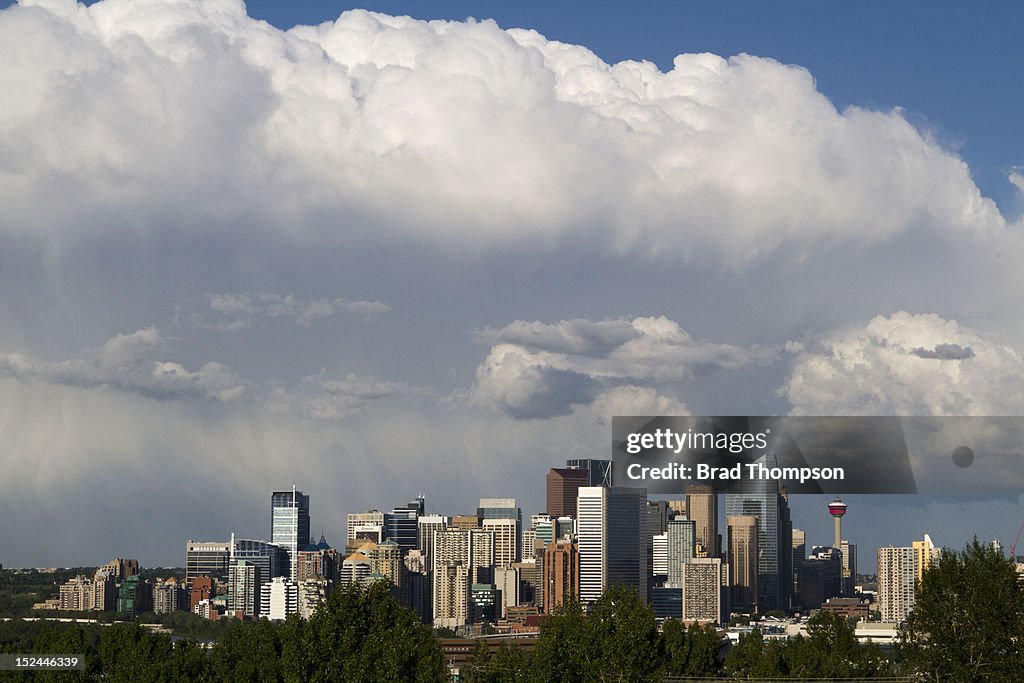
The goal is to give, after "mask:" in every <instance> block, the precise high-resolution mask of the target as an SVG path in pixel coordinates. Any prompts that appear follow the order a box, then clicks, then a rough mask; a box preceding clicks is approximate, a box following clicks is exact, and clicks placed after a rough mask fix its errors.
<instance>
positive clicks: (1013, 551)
mask: <svg viewBox="0 0 1024 683" xmlns="http://www.w3.org/2000/svg"><path fill="white" fill-rule="evenodd" d="M1022 531H1024V522H1021V523H1020V528H1019V529H1017V538H1015V539H1013V543H1012V544H1011V545H1010V559H1011V560H1013V561H1014V562H1016V561H1017V541H1019V540H1020V534H1021V532H1022Z"/></svg>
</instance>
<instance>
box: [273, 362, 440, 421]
mask: <svg viewBox="0 0 1024 683" xmlns="http://www.w3.org/2000/svg"><path fill="white" fill-rule="evenodd" d="M423 397H432V398H437V396H436V395H435V394H433V393H432V392H430V391H428V390H426V389H421V388H419V387H414V386H410V385H408V384H404V383H402V382H388V381H379V380H375V379H372V378H362V377H357V376H356V375H354V374H349V375H347V376H346V377H344V378H341V379H337V378H332V377H330V376H329V375H328V374H327V373H326V372H325V371H324V370H321V371H320V373H318V374H316V375H310V376H308V377H304V378H303V380H302V382H301V384H300V386H298V387H295V388H293V389H287V388H285V387H274V388H273V389H272V390H271V391H270V392H269V393H268V395H267V398H266V401H265V402H264V407H265V408H266V409H267V410H269V411H270V412H272V413H277V414H281V415H291V416H296V417H301V418H307V419H314V420H341V419H344V418H348V417H352V416H353V415H358V414H363V413H364V412H365V411H366V408H367V407H368V406H369V405H370V404H371V403H374V402H378V401H387V400H390V399H396V400H405V399H410V398H423Z"/></svg>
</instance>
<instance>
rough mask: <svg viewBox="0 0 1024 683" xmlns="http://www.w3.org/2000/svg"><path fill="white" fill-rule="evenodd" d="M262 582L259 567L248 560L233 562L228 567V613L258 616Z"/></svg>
mask: <svg viewBox="0 0 1024 683" xmlns="http://www.w3.org/2000/svg"><path fill="white" fill-rule="evenodd" d="M262 580H263V577H262V573H261V571H260V567H258V566H257V565H255V564H253V563H252V562H249V561H248V560H233V561H232V562H231V566H230V567H228V603H227V609H228V612H231V613H234V614H239V615H242V616H245V617H254V616H258V615H259V613H260V596H261V593H260V586H261V583H262Z"/></svg>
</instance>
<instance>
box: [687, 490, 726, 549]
mask: <svg viewBox="0 0 1024 683" xmlns="http://www.w3.org/2000/svg"><path fill="white" fill-rule="evenodd" d="M686 516H687V517H689V518H690V519H692V520H693V523H694V524H696V525H697V528H696V533H697V556H698V557H701V556H703V557H719V556H720V554H721V548H719V547H718V545H719V543H718V494H717V493H715V489H714V488H712V487H710V486H708V485H706V484H688V485H687V486H686Z"/></svg>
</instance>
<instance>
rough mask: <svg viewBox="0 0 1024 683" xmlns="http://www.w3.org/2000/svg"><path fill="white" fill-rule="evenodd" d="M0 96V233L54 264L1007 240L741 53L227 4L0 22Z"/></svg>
mask: <svg viewBox="0 0 1024 683" xmlns="http://www.w3.org/2000/svg"><path fill="white" fill-rule="evenodd" d="M0 85H2V88H3V91H4V93H5V102H6V104H5V106H4V108H3V110H2V111H0V164H2V169H3V173H0V201H2V202H3V204H4V206H5V211H4V217H3V218H2V219H0V231H2V232H4V233H15V234H23V233H29V234H34V235H37V236H43V235H45V236H46V237H47V238H48V239H51V240H55V243H56V244H62V243H63V242H64V241H65V240H66V239H69V238H74V237H82V236H83V234H84V235H88V234H89V233H90V232H93V231H101V232H106V231H113V232H115V233H117V234H138V233H143V234H145V233H148V232H152V231H159V230H161V229H167V228H168V226H173V228H174V229H175V230H194V231H200V232H202V231H208V230H215V229H237V230H243V231H246V232H248V233H253V234H257V233H261V232H269V233H272V234H274V235H275V236H276V237H280V238H283V239H296V240H309V239H313V240H328V241H338V240H340V241H347V240H353V239H363V238H366V239H370V238H377V239H379V238H380V237H381V236H391V237H393V236H394V235H404V236H408V237H413V238H414V239H417V240H422V241H426V242H427V243H441V244H443V245H444V246H445V247H447V248H456V249H457V248H458V247H457V246H456V245H460V244H461V245H470V246H472V247H474V248H479V247H485V248H489V247H493V246H495V245H506V244H509V243H515V244H525V243H529V244H534V245H537V244H539V245H541V246H544V245H549V246H550V245H557V244H559V243H560V242H562V241H564V240H567V239H569V238H570V237H571V236H575V235H578V234H580V233H583V234H585V235H586V236H587V239H589V240H591V241H592V242H593V243H594V244H597V245H600V247H601V248H604V249H609V250H612V251H614V252H618V251H622V250H625V251H628V252H636V253H640V254H648V255H652V256H653V255H657V254H663V255H664V254H674V255H694V254H697V253H701V254H704V253H708V252H710V253H711V254H712V257H713V258H714V259H716V260H718V259H723V260H726V261H728V262H732V263H741V262H745V261H748V260H750V259H752V258H756V257H757V255H758V254H763V253H767V252H772V251H774V250H776V249H777V248H778V247H779V246H780V245H784V244H788V245H793V246H794V247H799V248H800V249H801V250H803V249H806V248H808V247H809V246H811V245H814V244H818V243H829V244H835V243H845V242H847V241H852V242H856V243H871V242H876V241H880V240H885V239H887V238H889V237H891V236H892V235H894V234H898V233H902V232H905V231H907V230H912V229H924V230H928V231H935V232H938V233H943V232H956V233H970V234H991V233H993V232H998V231H999V230H1000V229H1001V228H1002V227H1003V226H1004V224H1005V221H1004V219H1003V217H1002V216H1001V215H1000V213H999V211H998V210H997V209H996V207H995V205H994V204H993V203H992V202H991V201H990V200H988V199H986V198H984V197H982V196H981V194H980V192H979V191H978V189H977V187H976V186H975V185H974V183H973V182H972V180H971V177H970V173H969V170H968V168H967V167H966V165H965V164H964V163H963V162H962V161H961V160H960V159H959V158H958V157H956V156H955V155H954V154H952V153H950V152H948V151H946V150H944V149H942V148H941V146H940V145H938V144H937V143H936V142H935V141H934V140H932V139H930V138H929V137H928V136H927V135H925V134H923V133H922V132H921V131H919V130H918V129H916V128H915V127H914V126H912V125H911V124H910V123H908V121H907V120H906V119H905V118H904V116H903V115H902V114H901V112H900V111H898V110H892V111H881V112H878V111H868V110H865V109H860V108H856V107H852V108H849V109H847V110H845V111H837V110H836V109H835V107H834V106H833V105H832V104H831V103H830V102H829V100H828V99H827V98H826V97H825V96H823V95H822V94H821V93H820V92H819V91H818V90H817V89H816V87H815V83H814V79H813V78H812V77H811V75H810V74H809V73H808V72H807V71H806V70H804V69H802V68H800V67H796V66H789V65H784V64H780V63H778V62H775V61H773V60H770V59H764V58H758V57H754V56H749V55H740V56H736V57H732V58H729V59H723V58H721V57H718V56H715V55H710V54H691V55H680V56H679V57H677V58H676V60H675V63H674V67H673V69H672V70H670V71H669V72H667V73H666V72H661V71H659V70H658V68H656V67H655V66H654V65H653V64H651V63H648V62H632V61H627V62H621V63H617V64H607V63H604V62H603V61H601V60H600V59H599V58H598V57H596V56H595V55H594V54H593V53H592V52H590V51H589V50H587V49H586V48H584V47H580V46H575V45H567V44H563V43H558V42H556V41H550V40H547V39H546V38H544V37H543V36H542V35H540V34H538V33H536V32H534V31H530V30H521V29H510V30H502V29H501V28H500V27H498V26H497V25H496V24H494V23H493V22H490V21H484V22H475V21H468V22H444V21H432V22H425V21H417V20H413V19H410V18H407V17H388V16H384V15H380V14H373V13H369V12H363V11H354V12H347V13H345V14H343V15H342V16H341V17H340V18H339V19H338V20H337V21H335V22H327V23H324V24H322V25H320V26H316V27H308V26H299V27H295V28H294V29H292V30H289V31H280V30H278V29H276V28H274V27H272V26H270V25H268V24H266V23H264V22H260V21H256V20H253V19H251V18H249V17H248V16H247V15H246V13H245V8H244V6H243V4H242V3H241V2H235V1H233V0H217V1H210V2H188V1H179V2H164V1H157V0H143V1H137V2H129V1H128V0H103V1H102V2H98V3H95V4H93V5H91V6H89V7H84V6H81V5H76V4H74V3H71V2H68V1H67V0H25V1H24V2H22V3H21V4H20V5H19V6H17V7H13V8H11V9H8V10H6V11H4V12H3V14H0ZM52 233H57V235H53V234H52Z"/></svg>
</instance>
